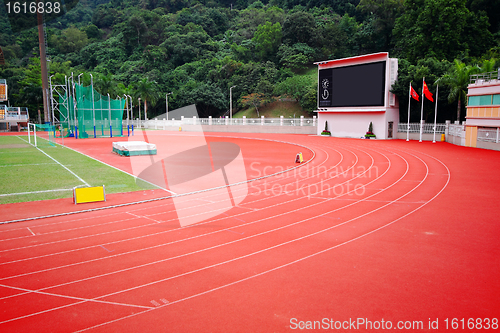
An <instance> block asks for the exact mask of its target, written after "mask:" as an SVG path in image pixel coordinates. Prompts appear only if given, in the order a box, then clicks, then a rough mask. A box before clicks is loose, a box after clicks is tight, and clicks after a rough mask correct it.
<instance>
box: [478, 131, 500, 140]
mask: <svg viewBox="0 0 500 333" xmlns="http://www.w3.org/2000/svg"><path fill="white" fill-rule="evenodd" d="M499 139H500V128H498V127H497V128H479V129H478V130H477V140H478V141H483V142H495V143H498V142H499Z"/></svg>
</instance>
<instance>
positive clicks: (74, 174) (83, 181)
mask: <svg viewBox="0 0 500 333" xmlns="http://www.w3.org/2000/svg"><path fill="white" fill-rule="evenodd" d="M35 148H36V149H38V150H39V151H40V152H42V153H43V154H44V155H45V156H47V157H48V158H50V159H51V160H52V161H54V162H56V163H57V164H59V165H60V166H62V167H63V168H64V169H66V170H67V171H68V172H69V173H71V174H72V175H73V176H75V177H76V178H77V179H78V180H79V181H81V182H82V183H84V184H85V185H87V186H88V187H90V185H89V183H87V182H86V181H85V180H83V179H82V178H80V177H79V176H78V175H77V174H76V173H74V172H73V171H71V170H70V169H68V168H67V167H66V166H64V165H63V164H62V163H60V162H59V161H58V160H56V159H55V158H53V157H52V156H50V155H49V154H47V153H46V152H44V151H43V150H41V149H40V148H38V147H35Z"/></svg>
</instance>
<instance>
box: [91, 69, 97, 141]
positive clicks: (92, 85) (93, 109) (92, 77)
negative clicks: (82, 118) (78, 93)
mask: <svg viewBox="0 0 500 333" xmlns="http://www.w3.org/2000/svg"><path fill="white" fill-rule="evenodd" d="M90 87H91V89H92V124H93V125H94V139H95V138H96V137H97V135H96V130H95V106H94V76H93V75H92V73H90Z"/></svg>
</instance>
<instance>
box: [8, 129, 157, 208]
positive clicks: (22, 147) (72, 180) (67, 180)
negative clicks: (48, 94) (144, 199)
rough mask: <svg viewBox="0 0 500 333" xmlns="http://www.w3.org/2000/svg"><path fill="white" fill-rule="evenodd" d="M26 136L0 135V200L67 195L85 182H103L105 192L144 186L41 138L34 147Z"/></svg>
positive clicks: (22, 199) (131, 178) (14, 200)
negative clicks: (37, 145)
mask: <svg viewBox="0 0 500 333" xmlns="http://www.w3.org/2000/svg"><path fill="white" fill-rule="evenodd" d="M23 139H24V140H23ZM27 140H28V135H27V134H26V133H21V134H20V135H18V136H0V204H5V203H14V202H26V201H36V200H47V199H56V198H71V197H72V196H73V191H72V189H73V187H76V186H86V184H85V182H86V183H87V184H89V185H90V186H101V185H105V186H106V193H108V194H109V193H120V192H130V191H139V190H143V189H145V186H143V185H144V184H140V185H141V186H139V185H137V184H136V180H135V178H134V177H132V176H130V175H128V174H126V173H124V172H121V171H119V170H116V169H114V168H111V167H109V166H107V165H105V164H103V163H100V162H98V161H96V160H93V159H91V158H89V157H86V156H84V155H82V154H80V153H77V152H75V151H73V150H70V149H68V148H64V147H62V146H59V145H56V146H55V147H52V146H50V145H46V144H43V143H44V141H43V139H41V138H38V140H39V144H40V143H41V145H40V146H41V147H39V148H40V149H36V148H35V147H33V146H31V145H29V144H28V143H27ZM40 140H41V141H40ZM43 152H45V153H46V154H47V155H49V156H50V157H52V158H53V159H54V160H55V161H54V160H53V159H51V158H50V157H48V156H46V155H45V154H44V153H43ZM56 161H57V162H59V163H60V164H62V165H63V166H65V167H66V168H67V169H69V170H70V171H71V172H72V173H71V172H70V171H68V170H67V169H65V168H64V167H63V166H61V165H60V164H58V163H57V162H56ZM78 177H79V178H80V179H81V180H80V179H79V178H78ZM82 180H83V181H82ZM149 188H152V187H151V186H150V187H149ZM37 192H38V193H37Z"/></svg>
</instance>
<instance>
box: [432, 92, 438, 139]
mask: <svg viewBox="0 0 500 333" xmlns="http://www.w3.org/2000/svg"><path fill="white" fill-rule="evenodd" d="M438 93H439V83H438V85H437V87H436V109H435V110H434V140H433V141H432V143H436V121H437V113H438Z"/></svg>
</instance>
